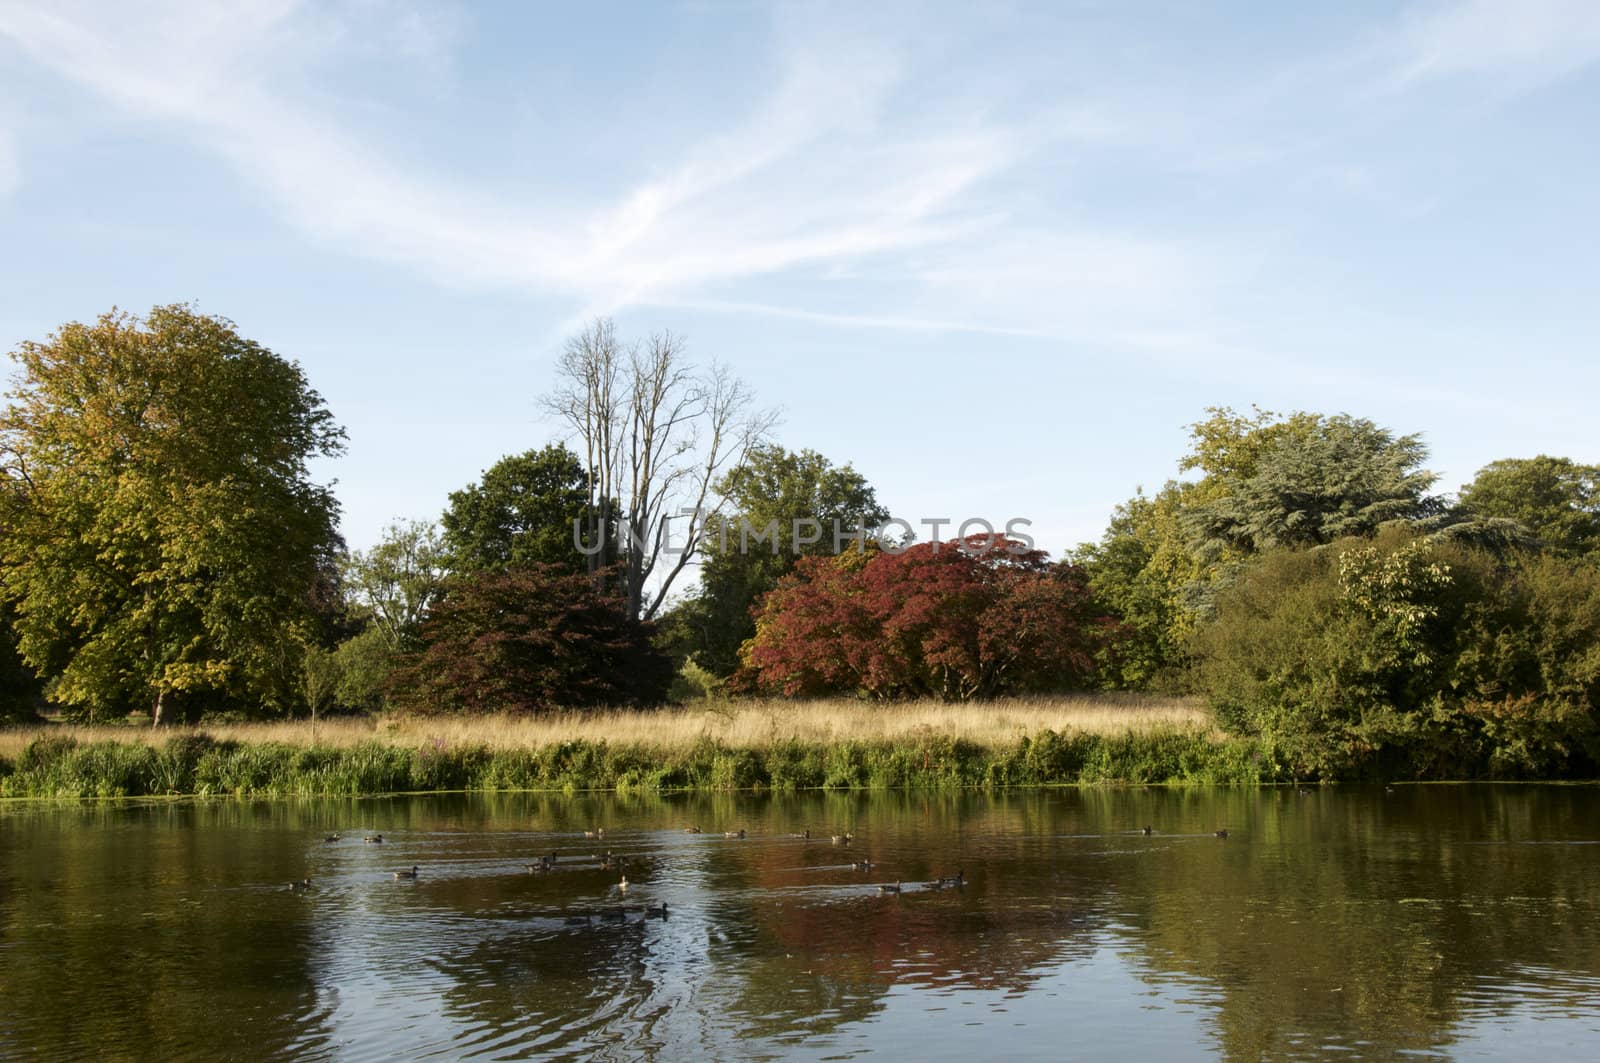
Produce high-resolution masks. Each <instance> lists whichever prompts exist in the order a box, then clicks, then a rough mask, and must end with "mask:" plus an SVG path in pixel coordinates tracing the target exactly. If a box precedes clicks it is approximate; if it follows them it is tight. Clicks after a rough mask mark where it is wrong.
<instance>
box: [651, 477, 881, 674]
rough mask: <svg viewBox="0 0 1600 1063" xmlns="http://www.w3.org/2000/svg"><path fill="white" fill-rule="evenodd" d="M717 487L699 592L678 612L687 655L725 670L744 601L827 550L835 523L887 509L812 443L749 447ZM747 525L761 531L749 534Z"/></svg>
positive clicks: (749, 630)
mask: <svg viewBox="0 0 1600 1063" xmlns="http://www.w3.org/2000/svg"><path fill="white" fill-rule="evenodd" d="M719 489H720V491H721V492H722V493H723V494H724V495H725V496H726V497H727V499H728V506H727V509H728V512H727V514H726V516H723V517H720V518H717V519H714V520H713V521H711V522H710V526H709V528H708V530H707V533H706V538H705V544H704V558H703V561H702V563H701V569H700V593H699V595H698V596H697V597H695V598H693V599H691V600H690V601H688V602H687V603H685V605H684V606H683V608H682V610H681V613H680V619H681V621H682V623H684V624H685V625H686V626H687V628H688V631H689V641H690V649H691V650H692V653H693V657H694V660H695V662H696V663H697V664H699V665H700V666H701V667H702V668H705V669H707V670H708V671H710V672H712V673H714V674H716V675H720V676H726V675H730V674H732V673H733V671H734V670H735V669H736V668H737V667H738V665H739V647H740V645H741V644H743V643H744V641H745V640H746V639H749V638H751V637H752V636H754V635H755V630H756V628H755V618H754V617H753V616H752V615H751V608H752V607H753V606H754V605H755V604H756V602H757V601H758V600H759V599H760V598H761V596H762V595H763V594H765V593H767V592H768V591H770V590H771V589H772V588H773V587H775V586H777V583H778V580H779V579H781V578H782V577H783V576H785V575H786V574H788V572H789V571H790V570H791V569H793V568H794V564H795V561H796V560H797V559H798V558H800V557H814V556H822V555H826V554H832V553H833V552H834V532H835V528H836V527H837V528H838V529H839V531H840V533H841V534H843V535H849V534H850V533H851V532H852V531H853V530H855V529H857V528H868V529H870V528H874V527H876V526H877V525H879V524H881V523H882V522H883V521H885V520H888V519H889V513H888V511H887V510H885V509H884V508H883V507H882V506H881V505H879V504H878V499H877V495H876V494H875V493H874V492H873V490H872V488H871V486H869V485H868V484H867V481H866V479H865V477H863V476H862V475H861V474H860V473H858V472H856V471H855V469H853V468H852V467H851V466H850V465H848V464H846V465H843V466H836V465H834V464H833V463H832V462H830V461H828V459H827V458H825V457H823V456H822V455H821V454H818V453H817V452H816V451H813V450H803V451H800V452H798V453H796V452H794V451H789V450H785V449H784V448H783V447H780V446H776V445H765V446H760V447H756V448H753V449H752V450H751V452H750V455H749V457H748V458H747V459H746V461H745V463H744V464H743V465H742V466H740V467H739V468H737V469H735V470H733V471H732V472H730V473H729V474H728V475H727V476H725V477H724V478H723V480H722V483H721V484H720V485H719ZM797 521H800V522H804V521H812V522H815V523H814V524H803V525H802V526H801V528H800V534H799V535H798V536H797V535H796V534H795V527H796V522H797ZM747 529H748V530H750V531H751V532H752V534H753V535H760V536H761V538H760V539H759V540H755V539H753V538H752V534H746V530H747ZM813 536H814V539H813ZM797 539H798V540H808V539H811V540H813V541H809V542H806V541H799V542H797V541H796V540H797Z"/></svg>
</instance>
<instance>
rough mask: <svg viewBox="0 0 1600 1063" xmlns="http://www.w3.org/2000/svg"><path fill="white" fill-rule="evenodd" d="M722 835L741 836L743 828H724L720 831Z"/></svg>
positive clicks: (725, 836) (729, 836)
mask: <svg viewBox="0 0 1600 1063" xmlns="http://www.w3.org/2000/svg"><path fill="white" fill-rule="evenodd" d="M722 836H723V837H724V838H743V837H744V828H743V827H740V828H739V829H738V830H725V831H723V832H722Z"/></svg>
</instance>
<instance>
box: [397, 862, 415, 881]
mask: <svg viewBox="0 0 1600 1063" xmlns="http://www.w3.org/2000/svg"><path fill="white" fill-rule="evenodd" d="M420 870H421V868H419V867H417V865H416V864H412V865H411V870H410V871H396V872H395V873H394V877H395V878H416V877H417V872H418V871H420Z"/></svg>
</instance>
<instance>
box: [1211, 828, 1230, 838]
mask: <svg viewBox="0 0 1600 1063" xmlns="http://www.w3.org/2000/svg"><path fill="white" fill-rule="evenodd" d="M1211 833H1212V834H1214V835H1215V836H1216V837H1218V838H1226V837H1227V836H1228V828H1227V827H1223V828H1222V829H1221V830H1214V831H1212V832H1211Z"/></svg>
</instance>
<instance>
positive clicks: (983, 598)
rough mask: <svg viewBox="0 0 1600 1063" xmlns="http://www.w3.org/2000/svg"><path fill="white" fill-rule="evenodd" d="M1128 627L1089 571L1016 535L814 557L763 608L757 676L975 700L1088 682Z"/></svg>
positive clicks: (754, 656) (785, 685) (802, 685)
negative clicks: (1106, 609)
mask: <svg viewBox="0 0 1600 1063" xmlns="http://www.w3.org/2000/svg"><path fill="white" fill-rule="evenodd" d="M1118 631H1119V627H1118V625H1117V624H1116V623H1115V621H1113V620H1112V619H1111V618H1109V617H1106V616H1104V615H1102V614H1100V613H1099V611H1098V610H1096V609H1095V608H1094V606H1093V602H1092V599H1091V596H1090V592H1089V588H1088V583H1087V581H1086V579H1085V578H1084V576H1083V573H1082V572H1081V571H1080V570H1079V569H1077V568H1076V567H1074V566H1071V565H1051V564H1050V563H1049V562H1048V561H1047V560H1046V558H1045V554H1044V552H1043V551H1040V550H1028V549H1024V548H1023V546H1022V544H1021V543H1019V542H1018V541H1016V540H1012V539H1006V538H1004V537H995V538H992V539H991V538H989V537H985V536H973V537H971V538H970V539H968V540H966V541H965V542H963V541H960V540H955V539H952V540H950V541H949V542H944V543H922V544H919V545H917V546H913V547H911V548H909V549H907V550H905V551H903V552H900V553H889V552H886V551H884V552H874V553H870V554H867V555H861V554H859V553H855V554H850V553H847V554H844V555H841V556H840V557H837V558H805V559H802V560H801V561H800V562H799V564H798V565H797V566H796V568H795V570H794V572H793V573H791V574H790V575H789V576H786V577H785V578H784V579H783V580H782V581H781V582H780V583H779V584H778V586H777V587H776V588H775V589H774V590H773V591H772V592H771V593H769V594H768V595H767V596H766V597H765V598H764V599H762V601H761V603H760V604H759V605H758V607H757V614H756V636H755V638H753V639H752V640H750V641H749V642H748V643H746V644H745V647H744V651H743V659H744V671H743V675H742V677H741V678H742V680H743V682H744V685H746V686H748V687H753V688H754V689H757V690H761V691H765V692H769V693H778V694H783V695H785V696H788V697H808V696H819V695H824V694H842V693H864V694H867V695H869V696H871V697H876V698H894V697H935V698H942V699H946V700H967V699H971V698H982V697H993V696H996V695H1001V694H1020V693H1027V692H1035V691H1047V690H1061V689H1069V688H1074V687H1082V686H1084V685H1085V684H1087V683H1088V682H1089V681H1090V680H1091V678H1092V675H1093V671H1094V663H1095V657H1096V653H1097V652H1098V651H1099V650H1100V649H1101V648H1103V647H1104V646H1105V645H1106V644H1107V642H1108V641H1109V640H1112V639H1114V638H1115V637H1116V636H1117V633H1118Z"/></svg>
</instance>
